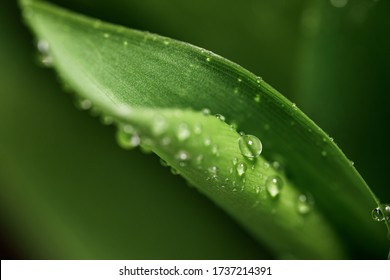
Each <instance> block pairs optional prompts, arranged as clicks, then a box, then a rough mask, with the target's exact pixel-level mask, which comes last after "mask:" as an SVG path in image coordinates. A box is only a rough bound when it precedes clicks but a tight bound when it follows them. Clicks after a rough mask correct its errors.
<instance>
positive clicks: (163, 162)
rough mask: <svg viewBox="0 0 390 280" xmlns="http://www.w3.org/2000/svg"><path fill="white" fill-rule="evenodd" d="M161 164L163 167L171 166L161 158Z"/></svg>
mask: <svg viewBox="0 0 390 280" xmlns="http://www.w3.org/2000/svg"><path fill="white" fill-rule="evenodd" d="M160 164H161V165H162V166H164V167H167V166H169V164H168V163H167V162H166V161H165V160H163V159H162V158H160Z"/></svg>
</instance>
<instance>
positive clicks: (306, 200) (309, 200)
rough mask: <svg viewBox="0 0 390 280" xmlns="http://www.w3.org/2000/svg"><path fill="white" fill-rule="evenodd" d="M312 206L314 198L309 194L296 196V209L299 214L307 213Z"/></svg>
mask: <svg viewBox="0 0 390 280" xmlns="http://www.w3.org/2000/svg"><path fill="white" fill-rule="evenodd" d="M313 206H314V199H313V197H312V196H311V195H309V194H300V195H299V196H298V203H297V210H298V213H299V214H302V215H306V214H309V213H310V212H311V211H312V209H313Z"/></svg>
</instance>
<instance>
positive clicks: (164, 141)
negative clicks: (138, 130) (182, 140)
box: [160, 136, 172, 146]
mask: <svg viewBox="0 0 390 280" xmlns="http://www.w3.org/2000/svg"><path fill="white" fill-rule="evenodd" d="M171 142H172V141H171V138H170V137H169V136H164V137H163V138H161V141H160V143H161V145H162V146H168V145H169V144H171Z"/></svg>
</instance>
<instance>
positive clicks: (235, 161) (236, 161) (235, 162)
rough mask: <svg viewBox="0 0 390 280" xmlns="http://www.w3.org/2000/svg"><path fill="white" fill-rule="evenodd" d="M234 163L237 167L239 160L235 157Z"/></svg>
mask: <svg viewBox="0 0 390 280" xmlns="http://www.w3.org/2000/svg"><path fill="white" fill-rule="evenodd" d="M232 162H233V165H234V166H236V165H237V163H238V159H237V158H236V157H234V158H233V159H232Z"/></svg>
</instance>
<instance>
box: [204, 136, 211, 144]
mask: <svg viewBox="0 0 390 280" xmlns="http://www.w3.org/2000/svg"><path fill="white" fill-rule="evenodd" d="M203 144H204V145H205V146H210V145H211V139H210V138H209V137H205V138H204V140H203Z"/></svg>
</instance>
